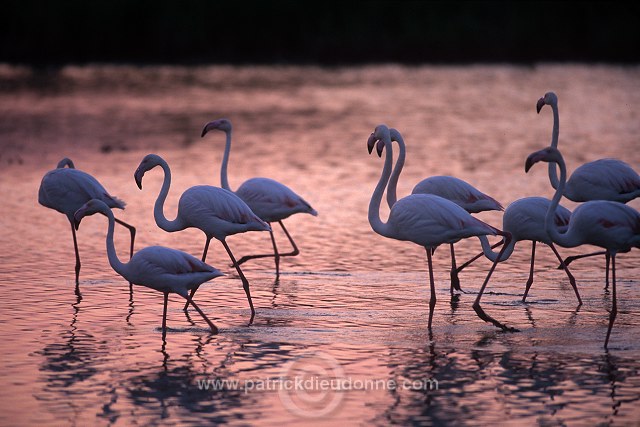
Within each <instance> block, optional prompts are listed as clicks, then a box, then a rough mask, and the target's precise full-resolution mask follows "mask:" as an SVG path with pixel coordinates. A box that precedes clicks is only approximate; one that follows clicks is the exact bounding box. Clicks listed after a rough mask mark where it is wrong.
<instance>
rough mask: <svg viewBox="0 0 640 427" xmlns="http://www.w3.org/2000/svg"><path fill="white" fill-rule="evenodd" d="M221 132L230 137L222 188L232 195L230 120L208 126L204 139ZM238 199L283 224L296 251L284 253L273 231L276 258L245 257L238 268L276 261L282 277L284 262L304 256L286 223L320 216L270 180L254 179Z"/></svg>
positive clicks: (240, 188)
mask: <svg viewBox="0 0 640 427" xmlns="http://www.w3.org/2000/svg"><path fill="white" fill-rule="evenodd" d="M213 129H216V130H220V131H222V132H224V133H225V135H226V143H225V147H224V156H223V158H222V167H221V169H220V179H221V184H222V188H224V189H226V190H229V191H232V190H231V187H230V186H229V180H228V178H227V165H228V163H229V153H230V152H231V132H232V126H231V121H229V120H228V119H218V120H213V121H211V122H209V123H207V124H206V125H205V126H204V128H203V129H202V134H201V137H204V136H205V135H206V134H207V132H209V131H210V130H213ZM235 193H236V194H237V195H238V197H240V198H241V199H242V200H244V201H245V202H246V203H247V205H249V207H250V208H251V210H252V211H253V212H255V213H256V215H258V216H259V217H260V218H262V220H263V221H266V222H267V223H269V224H271V223H273V222H277V223H278V224H280V227H281V228H282V231H284V234H285V235H286V236H287V239H289V243H290V244H291V247H292V251H291V252H288V253H280V252H279V251H278V246H277V244H276V240H275V237H274V235H273V231H272V230H269V234H270V236H271V244H272V245H273V253H272V254H256V255H245V256H243V257H242V258H240V260H238V264H242V263H244V262H245V261H248V260H250V259H256V258H266V257H274V259H275V264H276V276H279V274H280V258H282V257H287V256H296V255H298V254H299V253H300V251H299V249H298V246H296V243H295V242H294V241H293V238H292V237H291V235H290V234H289V232H288V231H287V229H286V228H285V226H284V223H283V222H282V221H283V220H284V219H286V218H289V217H290V216H291V215H293V214H296V213H308V214H311V215H313V216H317V215H318V212H316V210H315V209H313V208H312V207H311V205H310V204H309V203H307V202H306V201H305V200H304V199H303V198H302V197H300V196H299V195H297V194H296V193H294V192H293V190H291V189H290V188H289V187H287V186H286V185H284V184H281V183H279V182H278V181H275V180H273V179H270V178H251V179H248V180H247V181H245V182H244V183H243V184H242V185H241V186H240V187H239V188H238V190H236V192H235Z"/></svg>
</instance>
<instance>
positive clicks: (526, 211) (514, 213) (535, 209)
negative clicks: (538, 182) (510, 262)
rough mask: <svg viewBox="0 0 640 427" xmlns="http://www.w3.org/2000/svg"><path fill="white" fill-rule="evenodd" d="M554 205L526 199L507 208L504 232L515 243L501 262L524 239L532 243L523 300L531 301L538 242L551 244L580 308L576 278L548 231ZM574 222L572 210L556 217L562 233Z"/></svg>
mask: <svg viewBox="0 0 640 427" xmlns="http://www.w3.org/2000/svg"><path fill="white" fill-rule="evenodd" d="M550 204H551V200H549V199H547V198H544V197H524V198H522V199H518V200H516V201H515V202H513V203H511V204H510V205H509V206H507V209H506V210H505V211H504V216H503V217H502V229H503V230H504V231H508V232H509V233H511V236H512V240H511V244H510V245H509V246H508V247H507V248H506V249H505V252H504V255H503V256H502V258H500V260H499V262H502V261H506V260H507V259H509V258H510V257H511V254H512V253H513V250H514V249H515V245H516V243H517V242H519V241H521V240H531V267H530V268H529V279H528V280H527V284H526V288H525V291H524V294H523V296H522V301H523V302H524V301H525V300H526V299H527V295H528V294H529V289H530V288H531V284H532V283H533V269H534V268H533V267H534V262H535V257H536V242H542V243H544V244H546V245H548V246H549V247H550V248H551V250H552V251H553V253H554V254H555V255H556V258H558V260H559V261H560V265H562V266H563V267H564V268H563V269H564V270H565V272H566V273H567V277H568V278H569V283H571V286H572V287H573V290H574V292H575V294H576V297H577V298H578V303H579V305H582V299H581V298H580V293H579V292H578V288H577V287H576V279H575V278H574V277H573V274H571V272H570V271H569V267H567V266H566V265H565V264H564V261H563V260H562V258H561V257H560V254H559V253H558V250H557V249H556V247H555V245H554V244H553V241H552V240H551V238H550V237H549V235H548V234H547V232H546V230H545V228H544V222H545V217H546V215H547V210H548V208H549V205H550ZM570 219H571V211H569V209H567V208H565V207H563V206H560V205H559V206H558V209H557V210H556V212H555V216H554V218H553V221H554V222H555V224H556V225H557V226H558V227H559V228H560V230H566V228H567V226H568V225H569V220H570ZM500 243H502V242H500ZM482 255H483V254H482V253H480V254H478V255H476V256H475V257H473V258H471V259H470V260H469V261H467V262H465V263H464V264H462V265H461V266H460V267H459V268H458V272H460V271H462V270H463V269H464V268H465V267H468V266H469V265H470V264H471V263H472V262H473V261H475V260H476V259H478V258H480V257H481V256H482ZM489 259H490V260H491V261H495V260H496V257H495V256H493V254H489Z"/></svg>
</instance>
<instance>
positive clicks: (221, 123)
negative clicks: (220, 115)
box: [200, 119, 232, 137]
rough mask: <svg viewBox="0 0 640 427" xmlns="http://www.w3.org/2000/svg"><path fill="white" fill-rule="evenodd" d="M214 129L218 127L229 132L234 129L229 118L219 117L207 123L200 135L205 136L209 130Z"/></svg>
mask: <svg viewBox="0 0 640 427" xmlns="http://www.w3.org/2000/svg"><path fill="white" fill-rule="evenodd" d="M212 129H217V130H221V131H222V132H225V133H229V132H231V129H232V127H231V121H230V120H229V119H218V120H214V121H212V122H209V123H207V124H206V125H204V128H202V134H200V137H203V136H205V135H206V134H207V132H209V131H210V130H212Z"/></svg>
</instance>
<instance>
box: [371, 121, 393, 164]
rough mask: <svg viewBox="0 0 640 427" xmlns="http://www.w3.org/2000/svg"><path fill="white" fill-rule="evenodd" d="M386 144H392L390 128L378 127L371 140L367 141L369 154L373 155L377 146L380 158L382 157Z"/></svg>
mask: <svg viewBox="0 0 640 427" xmlns="http://www.w3.org/2000/svg"><path fill="white" fill-rule="evenodd" d="M386 142H388V143H391V136H390V134H389V128H388V127H387V126H386V125H378V126H376V128H375V129H374V131H373V133H372V134H371V135H369V139H368V140H367V149H368V150H369V154H371V151H373V147H374V145H375V147H376V152H377V153H378V156H379V157H382V150H383V149H384V146H385V143H386Z"/></svg>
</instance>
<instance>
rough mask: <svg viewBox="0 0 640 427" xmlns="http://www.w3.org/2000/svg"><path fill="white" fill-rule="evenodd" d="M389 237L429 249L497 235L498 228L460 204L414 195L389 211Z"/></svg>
mask: <svg viewBox="0 0 640 427" xmlns="http://www.w3.org/2000/svg"><path fill="white" fill-rule="evenodd" d="M387 225H388V227H389V231H388V232H387V235H386V236H387V237H392V238H394V239H397V240H407V241H411V242H413V243H416V244H418V245H420V246H424V247H426V248H436V247H437V246H439V245H441V244H445V243H456V242H458V241H460V240H462V239H466V238H469V237H474V236H477V235H496V234H497V233H496V229H495V228H493V227H491V226H489V225H487V224H485V223H483V222H482V221H480V220H478V219H476V218H474V217H472V216H471V215H470V214H469V213H468V212H467V211H466V210H464V209H463V208H461V207H460V206H458V205H457V204H456V203H454V202H452V201H450V200H447V199H444V198H442V197H440V196H435V195H432V194H411V195H409V196H406V197H403V198H402V199H400V200H398V201H397V202H396V203H395V204H394V205H393V206H392V207H391V211H390V212H389V218H388V220H387Z"/></svg>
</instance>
